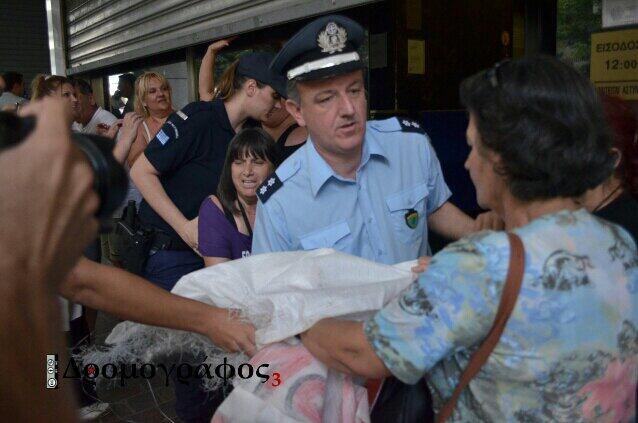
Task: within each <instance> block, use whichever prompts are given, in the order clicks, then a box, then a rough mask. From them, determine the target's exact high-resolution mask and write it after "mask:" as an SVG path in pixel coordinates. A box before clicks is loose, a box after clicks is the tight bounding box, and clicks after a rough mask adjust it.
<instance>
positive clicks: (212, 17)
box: [66, 0, 373, 74]
mask: <svg viewBox="0 0 638 423" xmlns="http://www.w3.org/2000/svg"><path fill="white" fill-rule="evenodd" d="M372 2H373V1H371V0H305V1H304V0H187V1H184V0H89V1H86V2H84V3H82V4H80V5H78V6H76V7H69V6H72V4H73V3H78V2H73V1H67V9H68V11H67V14H66V25H67V38H66V51H67V57H68V66H69V69H68V73H69V74H74V73H80V72H86V71H88V70H91V69H96V68H100V67H104V66H109V65H112V64H115V63H120V62H125V61H129V60H132V59H137V58H141V57H145V56H149V55H153V54H156V53H160V52H165V51H169V50H174V49H178V48H182V47H186V46H189V45H194V44H199V43H202V42H204V41H207V40H211V39H216V38H221V37H224V36H226V35H230V34H238V33H242V32H249V31H253V30H255V29H260V28H264V27H268V26H272V25H277V24H281V23H284V22H288V21H292V20H296V19H301V18H305V17H309V16H313V15H318V14H323V13H327V12H331V11H334V10H338V9H343V8H348V7H353V6H358V5H361V4H365V3H372Z"/></svg>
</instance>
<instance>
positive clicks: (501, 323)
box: [436, 232, 525, 423]
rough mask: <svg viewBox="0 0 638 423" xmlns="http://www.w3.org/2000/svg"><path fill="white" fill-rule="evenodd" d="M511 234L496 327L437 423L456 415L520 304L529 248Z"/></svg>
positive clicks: (480, 348) (484, 342)
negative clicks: (463, 396)
mask: <svg viewBox="0 0 638 423" xmlns="http://www.w3.org/2000/svg"><path fill="white" fill-rule="evenodd" d="M507 237H508V238H509V242H510V262H509V268H508V270H507V279H506V280H505V286H504V287H503V293H502V294H501V302H500V303H499V306H498V311H497V313H496V319H495V320H494V323H493V325H492V329H490V332H489V333H488V335H487V337H486V338H485V340H484V341H483V343H482V344H481V346H480V347H479V349H478V350H476V352H475V353H474V354H473V355H472V358H471V359H470V362H469V364H468V365H467V368H466V369H465V370H464V371H463V374H462V375H461V378H460V380H459V384H458V385H457V386H456V389H455V390H454V393H453V394H452V397H450V399H449V400H448V401H447V403H446V404H445V405H444V406H443V408H442V409H441V411H440V412H439V414H438V415H437V416H436V421H437V423H443V422H445V421H446V420H447V419H448V418H449V417H450V416H451V415H452V413H453V412H454V409H455V408H456V403H457V401H458V399H459V396H460V395H461V392H462V391H463V389H465V387H467V385H468V384H469V383H470V381H471V380H472V378H474V376H476V374H477V373H478V372H479V371H480V370H481V367H483V364H485V362H486V361H487V359H488V358H489V357H490V354H491V353H492V351H493V350H494V347H496V344H498V341H499V339H500V338H501V334H502V333H503V329H505V325H506V324H507V320H508V319H509V317H510V315H511V314H512V310H514V306H515V305H516V300H517V299H518V293H519V292H520V290H521V283H522V281H523V272H524V269H525V249H524V247H523V243H522V242H521V239H520V238H519V237H518V235H516V234H514V233H512V232H508V233H507Z"/></svg>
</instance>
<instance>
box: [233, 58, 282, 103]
mask: <svg viewBox="0 0 638 423" xmlns="http://www.w3.org/2000/svg"><path fill="white" fill-rule="evenodd" d="M274 57H275V55H274V54H273V53H269V52H266V51H256V52H254V53H248V54H244V55H243V56H241V57H240V58H239V62H238V63H237V70H236V71H235V73H236V75H239V76H245V77H246V78H252V79H254V80H256V81H259V82H261V83H262V84H266V85H270V87H272V89H273V90H275V91H276V92H277V94H279V95H280V96H282V97H286V80H285V78H284V77H283V76H282V75H279V74H277V73H274V72H272V71H271V70H270V69H269V68H268V65H270V62H272V60H273V58H274Z"/></svg>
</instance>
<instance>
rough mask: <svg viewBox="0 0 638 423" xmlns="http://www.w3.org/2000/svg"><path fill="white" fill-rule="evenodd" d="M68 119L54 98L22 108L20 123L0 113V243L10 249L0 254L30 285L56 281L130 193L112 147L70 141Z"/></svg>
mask: <svg viewBox="0 0 638 423" xmlns="http://www.w3.org/2000/svg"><path fill="white" fill-rule="evenodd" d="M67 114H68V112H67V110H66V108H65V106H64V104H63V103H62V102H61V101H60V100H57V99H51V98H47V99H44V100H42V101H38V102H33V103H31V104H29V105H28V106H25V107H24V108H23V109H22V110H21V115H22V116H24V117H23V118H18V117H17V116H15V115H13V114H11V113H1V114H0V151H1V154H0V168H2V169H3V172H2V174H1V176H0V178H1V181H0V198H3V201H2V204H1V205H0V212H1V213H2V216H3V218H2V219H1V220H0V234H1V237H2V239H3V242H2V243H1V244H0V245H1V247H2V248H3V249H7V250H10V251H1V252H0V255H2V256H4V257H5V259H6V260H9V259H10V260H12V261H13V262H14V263H13V266H14V267H15V268H16V271H19V272H22V273H24V272H27V273H28V275H29V278H28V279H29V280H33V281H38V280H45V279H46V278H53V279H54V280H55V281H56V282H59V280H60V279H61V278H63V277H64V276H65V274H66V273H67V272H68V270H69V269H70V268H71V266H72V265H73V263H74V262H75V261H76V260H77V258H78V257H79V256H80V253H81V251H82V250H83V249H84V247H85V246H86V245H87V244H88V242H89V241H90V240H92V239H94V238H95V235H96V232H97V229H98V219H101V220H103V221H106V217H110V215H111V214H112V213H113V210H115V208H116V207H117V206H118V205H119V203H120V202H121V201H122V199H123V198H124V196H125V195H126V187H127V183H128V181H127V179H126V174H125V172H124V170H123V169H122V168H121V166H119V165H118V164H117V163H116V162H115V160H114V159H113V157H112V155H111V153H110V147H111V146H110V145H109V144H108V143H103V142H102V141H104V140H103V139H102V138H100V137H81V136H77V134H74V135H72V134H71V131H70V129H69V126H68V124H67V122H68V118H69V116H67ZM72 139H73V141H74V142H71V140H72ZM109 156H110V157H109ZM49 280H50V279H49Z"/></svg>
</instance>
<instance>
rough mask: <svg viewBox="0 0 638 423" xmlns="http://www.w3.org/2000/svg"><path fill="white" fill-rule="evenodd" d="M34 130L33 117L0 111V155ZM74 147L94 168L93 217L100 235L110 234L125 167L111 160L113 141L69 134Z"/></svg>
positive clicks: (121, 196) (123, 191) (125, 187)
mask: <svg viewBox="0 0 638 423" xmlns="http://www.w3.org/2000/svg"><path fill="white" fill-rule="evenodd" d="M33 128H35V118H34V117H32V116H27V117H18V116H16V115H15V114H13V113H10V112H0V152H1V151H2V150H4V149H5V148H8V147H11V146H13V145H16V144H19V143H20V142H21V141H23V140H24V139H25V138H26V137H27V136H28V135H29V133H31V131H32V130H33ZM71 138H72V140H73V142H74V143H75V145H76V146H77V147H78V148H79V149H80V150H81V151H82V152H83V153H84V156H85V157H86V160H87V161H88V163H89V164H90V165H91V168H92V169H93V175H94V178H93V189H94V190H95V192H96V193H97V194H98V196H99V197H100V207H99V208H98V210H97V212H96V214H95V216H96V217H97V218H98V220H99V221H100V232H102V233H106V232H109V231H110V230H111V229H112V228H111V225H112V223H111V217H112V215H113V213H114V212H115V210H117V208H118V207H119V206H120V205H121V204H122V202H123V201H124V198H125V197H126V193H127V190H128V177H127V175H126V171H125V170H124V167H123V166H122V165H121V164H119V163H118V162H117V160H115V158H114V157H113V152H112V150H113V141H111V140H110V139H108V138H105V137H101V136H99V135H89V134H79V133H73V132H72V133H71Z"/></svg>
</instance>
